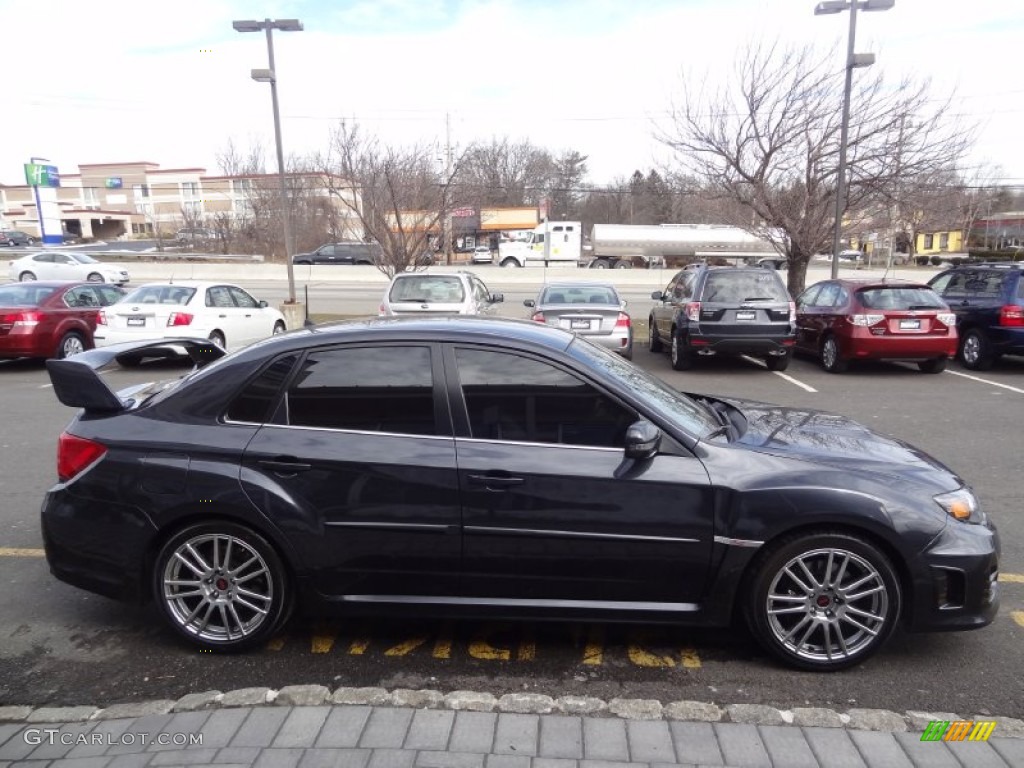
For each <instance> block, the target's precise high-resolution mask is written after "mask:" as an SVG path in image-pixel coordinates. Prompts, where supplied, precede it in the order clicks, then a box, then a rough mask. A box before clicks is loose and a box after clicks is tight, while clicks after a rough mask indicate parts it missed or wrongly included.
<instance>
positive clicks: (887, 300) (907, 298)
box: [857, 286, 946, 309]
mask: <svg viewBox="0 0 1024 768" xmlns="http://www.w3.org/2000/svg"><path fill="white" fill-rule="evenodd" d="M857 298H858V299H860V303H861V304H862V305H863V306H864V308H865V309H945V307H946V303H945V302H944V301H943V300H942V299H941V298H939V294H937V293H936V292H935V291H933V290H932V289H931V288H925V287H923V286H922V287H920V288H899V287H896V286H893V287H880V288H865V289H864V290H861V291H857Z"/></svg>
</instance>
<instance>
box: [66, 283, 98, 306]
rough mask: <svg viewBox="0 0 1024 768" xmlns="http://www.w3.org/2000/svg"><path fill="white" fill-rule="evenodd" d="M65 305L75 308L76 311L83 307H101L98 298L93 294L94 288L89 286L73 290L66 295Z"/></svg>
mask: <svg viewBox="0 0 1024 768" xmlns="http://www.w3.org/2000/svg"><path fill="white" fill-rule="evenodd" d="M64 303H65V304H67V305H68V306H69V307H74V308H76V309H81V308H83V307H98V306H99V305H100V302H99V300H98V299H97V298H96V294H95V293H94V292H93V290H92V288H90V287H88V286H80V287H78V288H72V289H71V290H70V291H68V292H67V293H65V294H64Z"/></svg>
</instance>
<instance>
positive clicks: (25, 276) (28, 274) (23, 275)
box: [18, 269, 36, 283]
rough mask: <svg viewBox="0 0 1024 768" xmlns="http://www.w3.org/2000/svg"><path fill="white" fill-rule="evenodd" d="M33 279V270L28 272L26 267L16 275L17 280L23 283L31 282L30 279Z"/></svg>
mask: <svg viewBox="0 0 1024 768" xmlns="http://www.w3.org/2000/svg"><path fill="white" fill-rule="evenodd" d="M35 279H36V275H35V272H29V271H28V270H27V269H26V270H25V271H24V272H22V273H21V274H20V275H18V280H19V281H21V282H23V283H28V282H31V281H32V280H35Z"/></svg>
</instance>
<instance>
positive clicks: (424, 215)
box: [315, 122, 460, 278]
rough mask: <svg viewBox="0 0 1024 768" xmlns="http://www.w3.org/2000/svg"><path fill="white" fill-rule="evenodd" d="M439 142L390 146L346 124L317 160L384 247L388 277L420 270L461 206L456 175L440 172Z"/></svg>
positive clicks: (371, 237) (343, 199) (456, 168)
mask: <svg viewBox="0 0 1024 768" xmlns="http://www.w3.org/2000/svg"><path fill="white" fill-rule="evenodd" d="M438 149H439V148H438V147H436V146H434V145H423V144H420V145H414V146H410V147H401V148H400V147H391V146H386V145H384V144H382V143H381V142H380V141H379V140H377V139H376V138H372V137H366V136H364V135H363V133H362V132H361V131H360V130H359V126H358V125H357V124H354V123H347V122H343V123H342V124H341V125H340V126H338V128H337V129H336V130H334V132H333V135H332V137H331V145H330V151H329V153H328V154H327V155H326V156H325V157H321V158H318V159H317V160H316V161H315V162H316V165H317V167H318V168H319V170H320V172H321V173H322V178H323V179H324V181H325V183H326V184H327V185H328V187H329V191H330V192H331V194H334V195H337V197H338V198H339V199H340V200H341V202H342V204H343V205H345V206H346V207H347V208H348V209H349V210H350V212H351V213H352V214H353V216H354V217H355V218H356V219H357V220H358V221H359V223H360V225H361V226H362V229H363V231H364V233H365V236H366V239H368V240H370V241H373V242H376V243H378V244H379V245H380V247H381V258H380V261H379V262H378V263H377V265H376V266H377V268H378V269H379V270H380V271H381V272H383V273H384V274H385V275H386V276H388V277H389V278H390V277H393V276H394V275H395V274H396V273H398V272H404V271H406V270H410V269H416V268H417V267H418V266H420V265H422V264H423V263H424V254H426V253H429V251H430V249H431V239H432V238H435V239H436V237H437V236H438V233H440V232H441V231H442V230H443V229H444V226H445V223H446V220H447V219H448V218H449V215H450V213H451V210H452V208H453V207H454V206H455V205H457V201H456V200H455V199H454V198H453V179H454V178H455V177H456V176H457V174H458V172H459V168H460V158H456V159H455V161H454V162H453V163H452V164H451V168H450V175H448V176H445V175H444V173H443V172H440V173H439V172H438V171H437V170H436V162H435V159H436V158H437V157H438V156H439V152H438Z"/></svg>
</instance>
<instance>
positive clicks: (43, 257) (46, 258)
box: [32, 253, 54, 264]
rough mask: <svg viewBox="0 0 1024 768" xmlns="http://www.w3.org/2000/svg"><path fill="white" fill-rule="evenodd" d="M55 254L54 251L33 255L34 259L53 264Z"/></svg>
mask: <svg viewBox="0 0 1024 768" xmlns="http://www.w3.org/2000/svg"><path fill="white" fill-rule="evenodd" d="M53 256H54V255H53V254H52V253H37V254H36V255H35V256H33V257H32V261H38V262H40V263H41V264H53Z"/></svg>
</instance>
